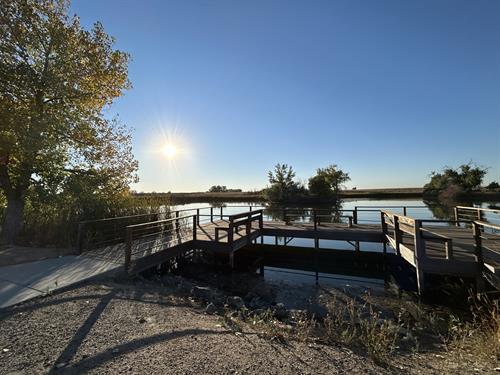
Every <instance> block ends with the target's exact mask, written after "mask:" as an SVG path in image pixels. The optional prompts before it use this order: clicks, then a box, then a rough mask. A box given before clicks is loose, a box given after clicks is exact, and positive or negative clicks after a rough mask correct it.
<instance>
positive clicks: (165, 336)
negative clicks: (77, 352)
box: [51, 328, 232, 373]
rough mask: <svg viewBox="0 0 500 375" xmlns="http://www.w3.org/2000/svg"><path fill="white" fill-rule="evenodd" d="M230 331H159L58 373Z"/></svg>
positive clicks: (83, 368)
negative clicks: (180, 340)
mask: <svg viewBox="0 0 500 375" xmlns="http://www.w3.org/2000/svg"><path fill="white" fill-rule="evenodd" d="M231 333H232V332H231V331H216V330H205V329H198V328H195V329H185V330H182V331H174V332H169V333H161V334H157V335H153V336H149V337H145V338H138V339H135V340H132V341H129V342H127V343H124V344H120V345H116V346H114V347H112V348H109V349H107V350H105V351H102V352H100V353H98V354H96V355H93V356H91V357H87V358H84V359H82V360H81V361H79V362H76V363H74V364H72V365H71V366H68V367H65V368H64V369H61V370H60V371H59V372H58V373H65V372H66V373H75V372H78V373H80V372H87V371H89V370H91V369H94V368H97V367H99V366H101V365H103V364H105V363H106V362H109V361H111V360H114V359H116V358H117V357H119V356H123V355H125V354H127V353H130V352H134V351H136V350H139V349H141V348H144V347H148V346H151V345H155V344H158V343H160V342H164V341H168V340H173V339H176V338H180V337H184V336H190V335H210V334H218V335H219V334H231ZM56 363H57V362H56ZM51 373H53V372H51Z"/></svg>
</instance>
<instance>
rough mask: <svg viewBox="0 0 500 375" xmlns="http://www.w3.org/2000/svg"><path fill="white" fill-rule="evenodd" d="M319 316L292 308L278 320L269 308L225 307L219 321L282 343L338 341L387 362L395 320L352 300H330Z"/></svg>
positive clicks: (395, 334)
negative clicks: (323, 313)
mask: <svg viewBox="0 0 500 375" xmlns="http://www.w3.org/2000/svg"><path fill="white" fill-rule="evenodd" d="M327 310H328V313H327V315H326V316H325V317H323V318H317V317H315V316H314V315H313V316H311V315H309V314H307V313H306V312H305V311H301V310H298V311H292V312H291V313H290V314H289V316H288V317H287V318H282V319H278V318H277V317H276V315H275V313H274V312H273V311H272V310H271V309H267V310H264V311H260V312H251V311H249V310H245V309H244V310H241V311H238V312H234V311H232V312H231V311H229V310H226V311H225V313H224V314H223V317H222V320H223V324H224V326H225V327H226V328H228V329H232V330H233V331H235V332H241V331H243V330H244V329H245V328H249V329H251V330H252V331H254V332H257V333H258V334H259V335H260V336H262V337H265V338H267V339H271V340H275V341H279V342H282V343H285V342H286V341H288V340H297V341H301V342H320V343H323V344H326V345H337V344H342V345H345V346H348V347H351V348H353V349H358V350H362V351H365V352H366V353H367V354H368V355H369V356H370V358H372V359H373V361H374V362H375V363H377V364H379V365H387V363H388V362H389V356H390V354H392V353H393V352H394V350H395V349H396V347H397V341H398V337H399V329H400V327H401V325H400V324H399V322H394V321H393V320H392V319H383V318H382V317H381V314H380V312H378V311H376V310H375V309H374V308H373V307H372V306H371V305H370V304H368V303H366V304H363V305H360V304H357V303H356V302H355V301H353V300H347V301H337V300H334V301H332V302H330V303H329V304H328V305H327Z"/></svg>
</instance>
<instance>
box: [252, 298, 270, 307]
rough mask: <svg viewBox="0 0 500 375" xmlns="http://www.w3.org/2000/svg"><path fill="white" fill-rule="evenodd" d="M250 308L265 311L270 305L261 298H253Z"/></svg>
mask: <svg viewBox="0 0 500 375" xmlns="http://www.w3.org/2000/svg"><path fill="white" fill-rule="evenodd" d="M248 307H250V308H251V309H265V308H267V307H269V304H268V303H267V302H266V301H264V300H262V299H261V298H260V297H253V298H252V299H251V300H250V302H249V303H248Z"/></svg>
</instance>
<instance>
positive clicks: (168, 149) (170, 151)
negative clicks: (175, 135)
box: [163, 143, 178, 159]
mask: <svg viewBox="0 0 500 375" xmlns="http://www.w3.org/2000/svg"><path fill="white" fill-rule="evenodd" d="M177 152H178V150H177V147H176V146H175V145H173V144H171V143H167V144H165V145H164V146H163V154H164V155H165V156H166V157H167V158H169V159H173V158H174V157H175V156H176V155H177Z"/></svg>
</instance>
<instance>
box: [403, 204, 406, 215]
mask: <svg viewBox="0 0 500 375" xmlns="http://www.w3.org/2000/svg"><path fill="white" fill-rule="evenodd" d="M403 216H406V206H403Z"/></svg>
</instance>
